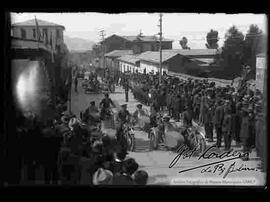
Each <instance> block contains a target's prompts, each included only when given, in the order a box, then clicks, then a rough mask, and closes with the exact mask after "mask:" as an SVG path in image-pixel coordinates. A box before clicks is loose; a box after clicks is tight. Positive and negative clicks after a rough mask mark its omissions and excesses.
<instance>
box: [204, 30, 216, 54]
mask: <svg viewBox="0 0 270 202" xmlns="http://www.w3.org/2000/svg"><path fill="white" fill-rule="evenodd" d="M218 40H219V38H218V31H215V30H212V29H211V30H210V32H208V33H207V36H206V41H207V43H206V44H205V46H206V47H207V48H208V49H211V48H212V49H217V48H218Z"/></svg>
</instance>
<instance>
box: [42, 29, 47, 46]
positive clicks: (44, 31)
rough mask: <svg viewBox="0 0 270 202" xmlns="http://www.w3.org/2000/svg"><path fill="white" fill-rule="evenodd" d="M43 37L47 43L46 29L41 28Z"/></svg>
mask: <svg viewBox="0 0 270 202" xmlns="http://www.w3.org/2000/svg"><path fill="white" fill-rule="evenodd" d="M42 32H43V39H44V41H45V42H46V43H48V29H43V30H42Z"/></svg>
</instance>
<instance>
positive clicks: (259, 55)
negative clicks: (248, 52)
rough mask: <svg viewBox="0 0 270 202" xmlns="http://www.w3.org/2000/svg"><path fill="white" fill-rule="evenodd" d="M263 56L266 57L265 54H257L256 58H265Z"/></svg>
mask: <svg viewBox="0 0 270 202" xmlns="http://www.w3.org/2000/svg"><path fill="white" fill-rule="evenodd" d="M265 55H266V54H265V53H259V54H257V55H256V56H257V57H265Z"/></svg>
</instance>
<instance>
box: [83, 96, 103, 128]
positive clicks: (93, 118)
mask: <svg viewBox="0 0 270 202" xmlns="http://www.w3.org/2000/svg"><path fill="white" fill-rule="evenodd" d="M98 113H99V110H98V108H97V107H96V103H95V101H91V102H90V106H89V107H87V109H86V110H85V112H84V114H83V120H84V121H90V122H91V123H90V125H92V123H94V122H98V121H99V115H97V114H98Z"/></svg>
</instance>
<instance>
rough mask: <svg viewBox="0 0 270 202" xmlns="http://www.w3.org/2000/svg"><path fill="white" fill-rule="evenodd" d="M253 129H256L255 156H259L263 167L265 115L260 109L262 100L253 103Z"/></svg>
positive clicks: (264, 155)
mask: <svg viewBox="0 0 270 202" xmlns="http://www.w3.org/2000/svg"><path fill="white" fill-rule="evenodd" d="M255 114H256V117H255V121H256V123H255V129H256V152H257V156H258V157H260V158H261V161H262V163H261V168H262V169H265V167H264V166H265V162H264V161H265V157H266V150H265V139H266V138H265V135H266V133H265V129H266V127H265V117H264V114H263V110H262V102H258V103H256V104H255Z"/></svg>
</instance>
